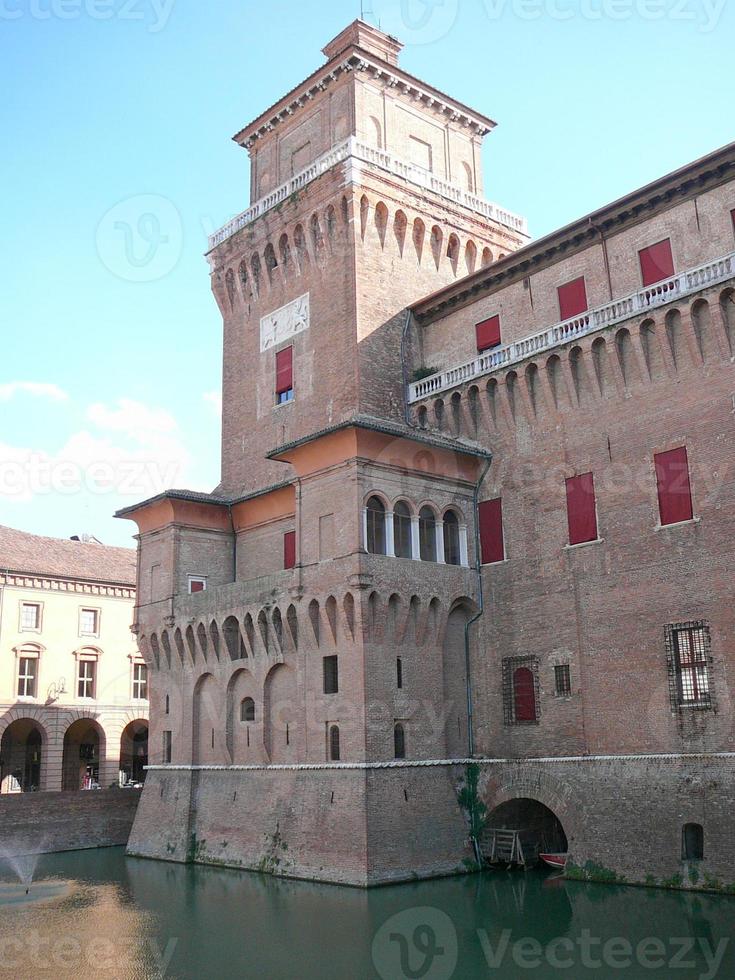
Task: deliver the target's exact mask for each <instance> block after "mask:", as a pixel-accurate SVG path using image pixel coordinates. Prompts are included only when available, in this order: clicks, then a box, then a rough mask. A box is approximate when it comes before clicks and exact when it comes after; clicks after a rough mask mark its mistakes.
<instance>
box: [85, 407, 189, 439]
mask: <svg viewBox="0 0 735 980" xmlns="http://www.w3.org/2000/svg"><path fill="white" fill-rule="evenodd" d="M86 414H87V418H88V419H89V421H90V422H93V423H94V424H95V425H96V426H97V428H98V429H102V430H104V431H108V432H120V433H122V434H123V435H125V436H127V437H129V438H130V439H133V440H135V441H136V442H139V443H141V444H142V445H150V444H151V443H153V442H156V441H157V440H158V439H160V438H161V436H164V435H170V434H171V433H174V432H176V431H177V429H178V423H177V422H176V419H175V418H174V417H173V415H171V413H170V412H167V411H166V409H164V408H152V407H150V406H148V405H144V404H143V403H142V402H136V401H133V400H132V399H130V398H118V400H117V402H116V403H115V407H113V408H110V407H108V406H107V405H103V404H102V403H101V402H95V403H94V404H93V405H90V406H89V407H88V408H87V413H86Z"/></svg>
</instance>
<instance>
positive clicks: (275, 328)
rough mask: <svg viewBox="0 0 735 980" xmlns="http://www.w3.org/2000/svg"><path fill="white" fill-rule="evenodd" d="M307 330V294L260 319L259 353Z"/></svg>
mask: <svg viewBox="0 0 735 980" xmlns="http://www.w3.org/2000/svg"><path fill="white" fill-rule="evenodd" d="M308 328H309V294H308V293H304V295H303V296H299V298H298V299H295V300H293V301H292V302H291V303H287V304H286V305H285V306H282V307H281V308H280V309H279V310H274V311H273V312H272V313H268V314H267V315H266V316H264V317H261V318H260V350H261V353H262V352H263V351H265V350H269V348H271V347H275V346H276V345H277V344H282V343H283V341H284V340H288V339H289V337H293V336H295V335H296V334H297V333H301V331H302V330H308Z"/></svg>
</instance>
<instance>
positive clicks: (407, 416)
mask: <svg viewBox="0 0 735 980" xmlns="http://www.w3.org/2000/svg"><path fill="white" fill-rule="evenodd" d="M412 323H413V311H412V310H411V309H410V307H409V309H407V310H406V319H405V321H404V323H403V330H402V332H401V372H402V375H403V419H404V421H405V423H406V425H411V426H413V424H414V423H413V422H412V421H411V410H410V409H409V407H408V383H409V382H408V364H407V363H406V345H407V343H408V331H409V329H410V327H411V324H412Z"/></svg>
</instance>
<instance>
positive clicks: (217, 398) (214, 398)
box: [202, 391, 222, 415]
mask: <svg viewBox="0 0 735 980" xmlns="http://www.w3.org/2000/svg"><path fill="white" fill-rule="evenodd" d="M202 398H203V399H204V401H205V402H206V403H207V404H208V405H210V406H211V408H212V410H213V411H214V412H215V414H217V415H221V414H222V392H221V391H205V392H204V394H203V395H202Z"/></svg>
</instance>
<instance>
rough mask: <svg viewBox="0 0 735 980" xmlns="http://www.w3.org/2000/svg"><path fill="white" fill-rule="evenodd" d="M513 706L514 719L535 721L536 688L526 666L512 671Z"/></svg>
mask: <svg viewBox="0 0 735 980" xmlns="http://www.w3.org/2000/svg"><path fill="white" fill-rule="evenodd" d="M513 707H514V710H515V720H516V721H536V688H535V684H534V682H533V671H532V670H530V669H529V668H528V667H517V668H516V669H515V670H514V671H513Z"/></svg>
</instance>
